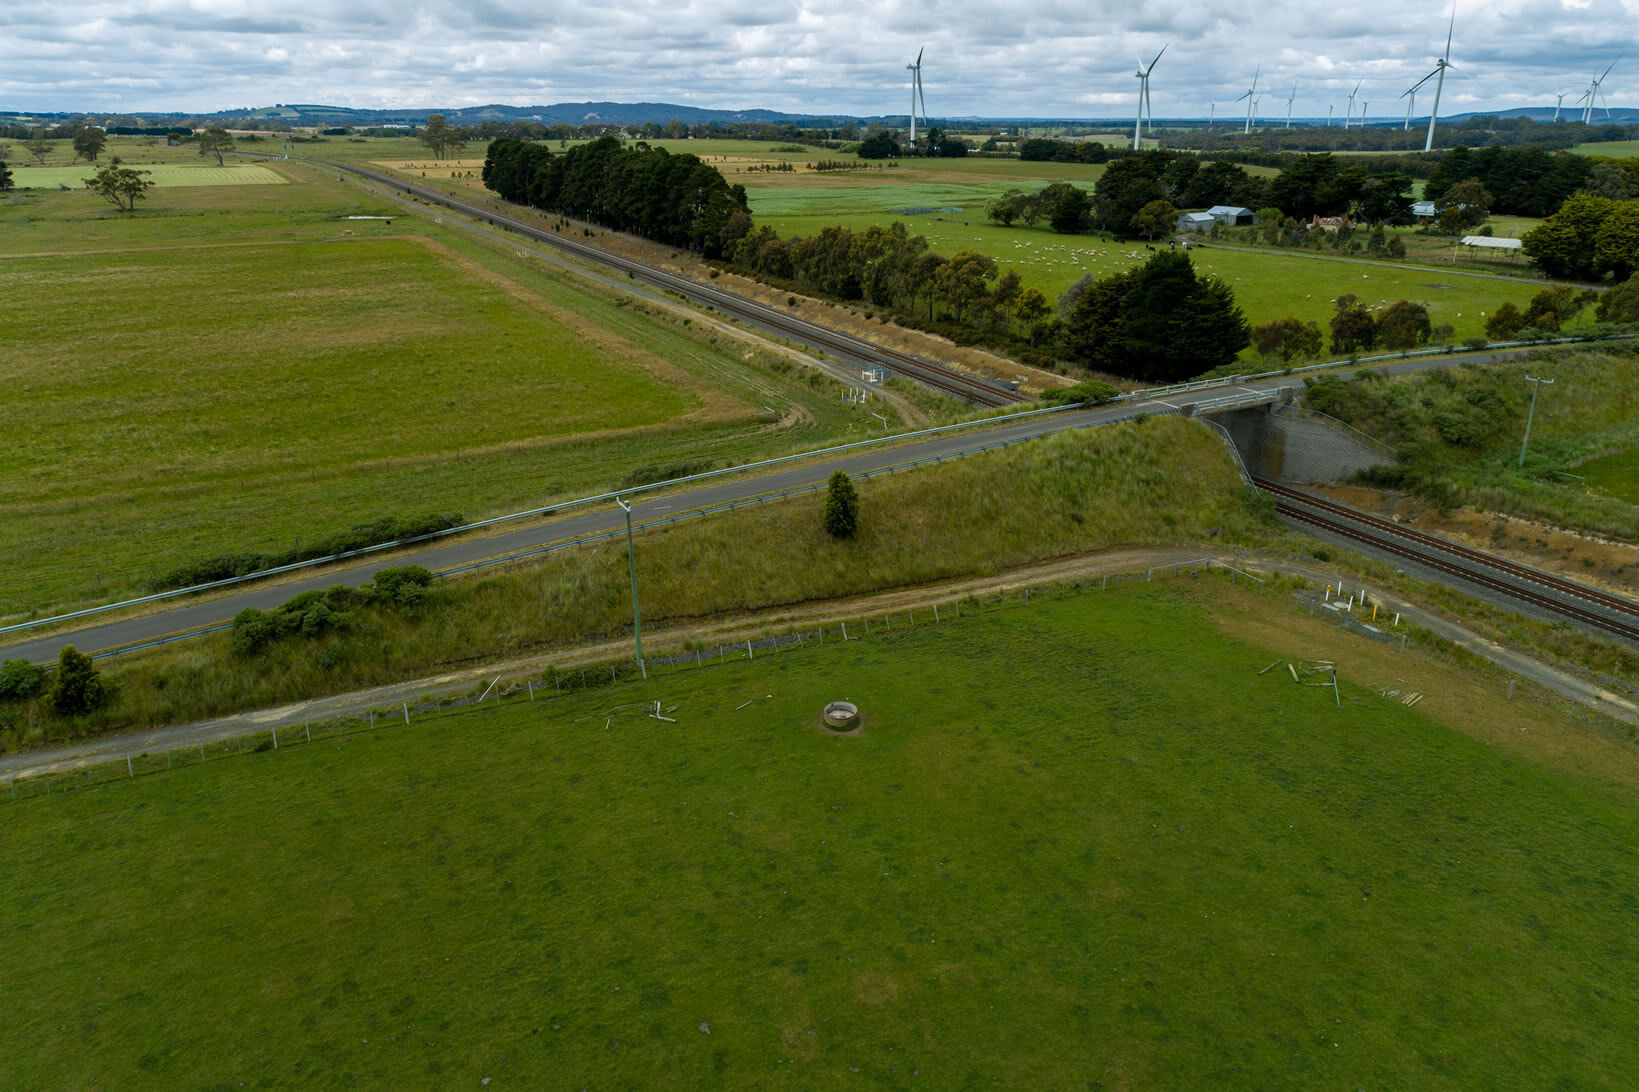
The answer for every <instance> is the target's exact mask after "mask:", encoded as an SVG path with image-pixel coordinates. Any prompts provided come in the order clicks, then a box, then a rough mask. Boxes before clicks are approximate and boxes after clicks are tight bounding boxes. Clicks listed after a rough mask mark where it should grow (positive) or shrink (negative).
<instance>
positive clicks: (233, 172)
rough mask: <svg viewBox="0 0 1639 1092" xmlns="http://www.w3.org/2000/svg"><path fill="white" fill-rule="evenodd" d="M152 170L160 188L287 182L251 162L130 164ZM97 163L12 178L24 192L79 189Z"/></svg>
mask: <svg viewBox="0 0 1639 1092" xmlns="http://www.w3.org/2000/svg"><path fill="white" fill-rule="evenodd" d="M126 165H127V166H134V167H135V168H136V169H137V170H144V171H148V172H149V173H150V175H151V177H150V178H149V181H150V182H152V183H153V184H154V185H156V186H278V185H283V184H284V183H285V181H286V180H285V179H284V178H283V177H281V176H280V175H279V174H278V173H277V172H276V171H270V170H268V169H267V168H266V167H259V166H256V165H255V164H250V163H235V164H233V165H231V166H225V167H218V166H216V165H215V164H212V165H211V166H208V167H206V166H189V165H186V164H182V163H155V164H153V165H151V166H141V165H140V164H126ZM97 170H98V168H97V166H96V165H95V164H87V165H84V166H80V167H14V168H12V172H11V173H12V176H13V178H15V179H16V182H17V188H18V189H20V190H33V189H44V190H54V189H58V188H60V187H63V186H67V187H69V188H70V189H79V188H80V187H81V186H83V185H85V180H86V179H87V178H90V177H91V176H92V175H94V174H96V173H97Z"/></svg>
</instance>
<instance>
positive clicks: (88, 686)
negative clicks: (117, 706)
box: [51, 645, 108, 717]
mask: <svg viewBox="0 0 1639 1092" xmlns="http://www.w3.org/2000/svg"><path fill="white" fill-rule="evenodd" d="M107 701H108V687H107V686H106V685H105V684H104V683H103V680H102V675H101V674H99V673H98V671H97V667H96V665H95V664H93V663H92V662H91V657H89V656H87V655H86V654H85V653H83V652H81V651H80V650H79V649H77V648H75V647H74V646H73V645H65V646H63V651H62V654H61V655H59V656H58V657H57V677H56V679H55V680H53V682H52V685H51V707H52V709H54V710H56V711H57V713H58V715H60V716H65V717H74V716H79V715H80V714H81V713H90V712H93V711H95V710H97V709H101V708H102V707H103V705H104V704H105V703H106V702H107Z"/></svg>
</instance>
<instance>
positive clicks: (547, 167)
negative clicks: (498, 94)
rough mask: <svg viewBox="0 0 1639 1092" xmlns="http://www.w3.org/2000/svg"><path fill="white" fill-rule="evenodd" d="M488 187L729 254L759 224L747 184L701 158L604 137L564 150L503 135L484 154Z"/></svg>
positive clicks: (606, 223)
mask: <svg viewBox="0 0 1639 1092" xmlns="http://www.w3.org/2000/svg"><path fill="white" fill-rule="evenodd" d="M483 180H484V185H486V186H488V187H489V188H490V189H492V190H494V191H495V192H496V193H498V194H500V195H501V196H502V197H503V198H505V199H506V200H508V201H513V202H516V203H518V204H520V205H530V206H532V207H534V208H538V209H545V210H547V211H550V212H559V213H563V214H564V215H566V216H573V217H576V218H577V219H581V220H589V221H591V222H593V223H596V224H602V225H603V226H605V227H609V228H612V229H614V230H616V231H627V232H631V233H632V234H634V235H641V236H643V237H644V238H646V239H654V240H656V241H657V242H662V243H667V244H670V245H672V246H682V247H688V248H689V249H691V250H695V251H698V252H700V253H702V254H704V255H706V256H707V257H711V258H715V257H721V256H722V255H723V254H724V253H725V252H727V251H729V250H730V249H732V247H733V246H734V244H735V243H736V242H737V241H738V240H739V238H740V236H742V235H744V234H745V233H746V232H747V231H749V230H750V229H751V217H750V214H749V213H748V212H747V207H748V206H747V202H746V192H745V187H744V186H738V185H736V186H730V185H729V184H728V182H727V181H726V180H725V179H724V178H723V176H722V174H721V173H720V172H718V170H717V169H716V168H714V167H710V166H708V165H706V164H705V163H703V162H701V161H700V158H699V157H698V156H693V155H673V154H672V153H670V152H667V151H666V150H665V149H664V148H655V147H651V146H650V145H649V144H647V143H645V142H642V141H639V142H638V143H637V144H634V145H624V144H622V143H621V142H620V141H619V140H618V139H616V138H615V137H612V136H606V137H600V138H599V139H597V140H594V141H592V142H591V143H589V144H582V145H579V146H577V147H574V148H570V149H569V150H568V151H565V152H562V153H554V152H553V151H552V149H550V148H548V147H547V146H546V145H544V144H533V143H527V142H525V141H519V140H511V139H506V138H503V139H501V140H496V141H494V142H492V143H491V144H490V146H489V152H488V154H487V155H486V156H485V158H484V170H483Z"/></svg>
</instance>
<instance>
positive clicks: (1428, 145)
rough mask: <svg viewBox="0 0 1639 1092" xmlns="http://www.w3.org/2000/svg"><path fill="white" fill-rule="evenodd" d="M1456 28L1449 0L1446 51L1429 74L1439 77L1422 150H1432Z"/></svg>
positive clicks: (1454, 11)
mask: <svg viewBox="0 0 1639 1092" xmlns="http://www.w3.org/2000/svg"><path fill="white" fill-rule="evenodd" d="M1456 29H1457V0H1451V22H1450V23H1449V24H1448V25H1447V26H1446V52H1445V56H1444V57H1441V58H1440V59H1439V61H1438V62H1436V63H1435V65H1434V71H1433V72H1431V73H1429V75H1431V76H1437V77H1439V78H1438V79H1436V80H1435V81H1434V109H1432V110H1430V111H1429V112H1428V139H1426V140H1424V141H1423V151H1425V152H1431V151H1433V150H1434V123H1435V122H1437V121H1439V120H1440V91H1441V89H1442V88H1444V87H1445V83H1446V69H1448V68H1450V67H1451V32H1452V31H1453V30H1456Z"/></svg>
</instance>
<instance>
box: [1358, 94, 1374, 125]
mask: <svg viewBox="0 0 1639 1092" xmlns="http://www.w3.org/2000/svg"><path fill="white" fill-rule="evenodd" d="M1371 108H1372V100H1371V99H1365V100H1364V101H1362V102H1361V104H1360V127H1361V128H1362V129H1364V128H1365V127H1366V115H1367V114H1368V113H1369V112H1370V111H1371Z"/></svg>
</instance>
